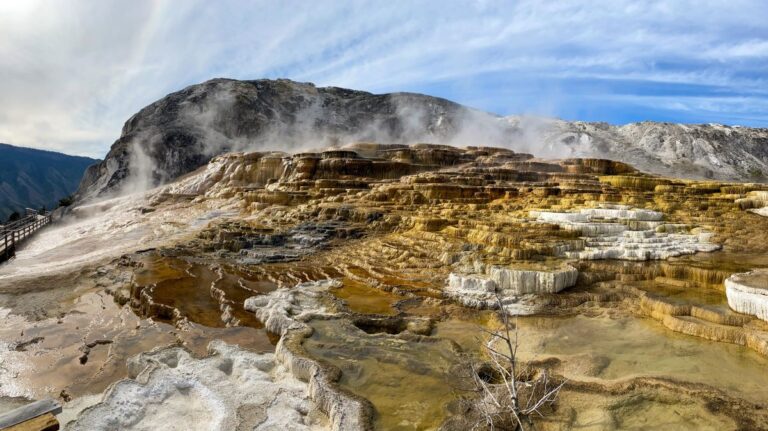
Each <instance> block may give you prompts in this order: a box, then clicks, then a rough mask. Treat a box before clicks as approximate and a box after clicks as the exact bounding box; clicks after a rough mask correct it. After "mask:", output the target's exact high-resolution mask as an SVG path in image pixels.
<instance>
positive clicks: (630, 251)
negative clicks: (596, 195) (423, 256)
mask: <svg viewBox="0 0 768 431" xmlns="http://www.w3.org/2000/svg"><path fill="white" fill-rule="evenodd" d="M530 217H531V218H534V219H536V221H538V222H540V223H549V224H556V225H558V226H560V228H562V229H565V230H568V231H575V232H579V234H580V236H581V238H582V239H584V248H583V249H582V250H566V251H563V252H562V254H563V256H564V257H568V258H574V259H584V260H594V259H621V260H656V259H668V258H670V257H676V256H682V255H686V254H694V253H697V252H711V251H715V250H718V249H719V248H720V246H719V245H717V244H713V243H711V242H710V241H709V239H710V237H711V234H709V233H706V232H701V231H700V230H699V229H692V230H690V231H689V230H688V229H687V228H686V227H683V226H680V225H672V224H667V223H664V222H663V221H662V219H663V217H664V215H663V214H662V213H660V212H658V211H652V210H646V209H632V208H630V207H628V206H625V205H604V206H601V207H599V208H586V209H581V210H579V211H578V212H547V211H531V212H530ZM630 224H631V225H632V226H631V228H630Z"/></svg>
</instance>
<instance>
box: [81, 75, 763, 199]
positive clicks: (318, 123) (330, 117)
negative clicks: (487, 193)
mask: <svg viewBox="0 0 768 431" xmlns="http://www.w3.org/2000/svg"><path fill="white" fill-rule="evenodd" d="M355 141H376V142H379V143H383V144H391V143H395V144H411V143H416V142H431V143H439V144H450V145H454V146H465V145H487V146H499V147H506V148H510V149H512V150H515V151H521V152H526V153H532V154H534V155H535V156H537V157H544V158H567V157H599V158H608V159H613V160H618V161H622V162H626V163H630V164H633V165H635V166H636V167H638V168H639V169H641V170H643V171H646V172H650V173H656V174H661V175H669V176H675V177H683V178H697V179H705V178H713V179H719V180H735V181H761V182H762V181H768V129H754V128H746V127H729V126H721V125H708V124H704V125H683V124H670V123H653V122H645V123H634V124H628V125H625V126H612V125H609V124H605V123H584V122H567V121H562V120H556V119H545V118H533V117H501V116H498V115H494V114H490V113H485V112H480V111H477V110H474V109H471V108H468V107H465V106H462V105H459V104H457V103H454V102H451V101H449V100H445V99H440V98H437V97H432V96H427V95H423V94H414V93H389V94H371V93H367V92H364V91H356V90H348V89H343V88H337V87H315V86H314V85H313V84H310V83H299V82H294V81H290V80H285V79H279V80H267V79H261V80H255V81H236V80H231V79H213V80H210V81H206V82H204V83H202V84H197V85H192V86H190V87H187V88H185V89H183V90H181V91H178V92H176V93H172V94H169V95H168V96H166V97H164V98H162V99H160V100H158V101H157V102H155V103H152V104H151V105H149V106H147V107H145V108H144V109H142V110H141V111H139V112H138V113H136V114H135V115H134V116H133V117H131V118H130V119H129V120H128V121H127V122H126V123H125V126H124V127H123V131H122V134H121V136H120V138H119V139H118V140H117V141H116V142H115V143H114V144H113V145H112V149H111V150H110V151H109V154H107V156H106V158H105V159H104V161H103V162H101V163H99V164H98V165H94V166H92V167H90V168H89V169H88V171H87V172H86V173H85V175H84V177H83V181H82V183H81V185H80V188H79V190H78V192H77V195H76V199H77V200H84V199H87V198H89V197H96V196H106V195H109V194H113V193H120V192H126V191H131V190H141V189H145V188H147V187H151V186H154V185H158V184H163V183H166V182H169V181H171V180H173V179H174V178H176V177H178V176H179V175H183V174H186V173H188V172H191V171H193V170H195V169H197V168H198V167H200V166H202V165H204V164H205V163H206V162H208V160H210V159H211V158H212V157H213V156H216V155H218V154H221V153H225V152H231V151H243V150H247V151H270V150H271V151H274V150H278V151H287V152H296V151H307V150H311V149H317V148H319V147H324V146H325V147H327V146H337V145H344V144H346V143H351V142H355Z"/></svg>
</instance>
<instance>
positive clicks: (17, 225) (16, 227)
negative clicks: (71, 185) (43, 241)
mask: <svg viewBox="0 0 768 431" xmlns="http://www.w3.org/2000/svg"><path fill="white" fill-rule="evenodd" d="M50 222H51V213H42V214H38V213H35V212H30V213H28V214H27V216H25V217H24V218H22V219H20V220H17V221H15V222H12V223H9V224H6V225H0V263H2V262H5V261H6V260H8V259H10V258H12V257H13V256H14V255H15V254H16V247H17V246H19V245H20V244H21V243H22V242H23V241H24V240H25V239H27V238H29V237H30V236H32V234H34V233H35V232H37V230H38V229H40V228H41V227H43V226H45V225H47V224H48V223H50Z"/></svg>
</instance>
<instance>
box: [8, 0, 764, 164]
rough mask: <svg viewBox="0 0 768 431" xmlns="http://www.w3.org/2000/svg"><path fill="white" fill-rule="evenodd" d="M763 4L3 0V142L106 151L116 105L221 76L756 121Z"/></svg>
mask: <svg viewBox="0 0 768 431" xmlns="http://www.w3.org/2000/svg"><path fill="white" fill-rule="evenodd" d="M766 16H768V3H765V2H762V1H759V0H754V1H746V0H732V1H729V2H720V1H675V2H669V1H648V2H637V1H629V0H615V1H607V0H606V1H597V2H595V1H586V0H584V1H565V2H561V1H557V2H556V1H552V2H542V1H534V0H523V1H517V2H507V1H490V0H487V1H448V2H445V1H440V2H437V1H434V2H431V1H425V2H413V1H405V0H394V1H390V2H386V3H382V2H375V1H353V0H350V1H346V2H338V1H330V0H329V1H318V2H302V1H285V2H271V1H258V2H246V1H234V0H233V1H217V2H209V1H202V0H195V1H193V0H187V1H183V2H181V1H169V0H165V1H163V0H158V1H152V0H144V1H141V0H139V1H133V2H131V3H130V5H127V4H126V3H125V2H122V1H117V0H106V1H98V2H92V1H85V0H82V1H69V2H42V1H36V0H25V1H23V2H0V95H1V96H2V98H1V99H0V100H2V102H1V103H0V141H4V142H9V143H13V144H17V145H28V146H34V147H42V148H51V149H55V150H61V151H66V152H70V153H77V154H86V155H92V156H103V155H104V153H105V152H106V150H107V149H108V147H109V145H110V144H111V142H112V141H114V139H115V138H117V136H118V135H119V133H120V128H121V127H122V124H123V122H124V121H125V120H126V119H127V118H128V117H129V116H130V115H132V114H133V113H135V112H136V111H138V110H139V109H140V108H142V107H143V106H145V105H146V104H148V103H151V102H152V101H154V100H156V99H158V98H160V97H162V96H164V95H165V94H167V93H169V92H171V91H175V90H177V89H180V88H182V87H184V86H186V85H189V84H193V83H196V82H199V81H202V80H206V79H209V78H212V77H217V76H227V77H233V78H241V79H253V78H260V77H288V78H293V79H298V80H305V81H313V82H315V83H317V84H318V85H337V86H346V87H352V88H359V89H365V90H369V91H374V92H384V91H399V90H407V91H424V92H429V93H431V94H435V95H438V96H443V97H447V98H452V99H455V100H458V101H460V102H465V103H470V104H472V105H474V106H476V107H478V108H481V109H486V110H491V111H496V112H500V113H503V114H510V113H516V112H534V113H538V114H546V115H555V116H561V117H565V118H571V119H588V120H596V119H601V120H606V121H611V122H624V121H636V120H646V119H659V120H667V121H682V122H687V121H696V122H699V121H706V122H709V121H715V122H716V121H720V122H727V123H740V124H745V125H757V126H768V112H766V106H768V95H767V94H766V90H765V89H766V88H767V87H768V86H766V76H768V23H767V22H766V20H765V17H766Z"/></svg>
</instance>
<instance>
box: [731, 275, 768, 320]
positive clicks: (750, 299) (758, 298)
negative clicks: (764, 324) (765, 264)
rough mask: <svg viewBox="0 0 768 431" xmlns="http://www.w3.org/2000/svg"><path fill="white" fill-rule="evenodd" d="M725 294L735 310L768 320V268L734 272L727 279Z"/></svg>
mask: <svg viewBox="0 0 768 431" xmlns="http://www.w3.org/2000/svg"><path fill="white" fill-rule="evenodd" d="M725 295H726V296H727V297H728V305H729V306H730V307H731V308H732V309H733V310H735V311H737V312H739V313H744V314H751V315H753V316H756V317H758V318H759V319H762V320H765V321H768V270H755V271H751V272H745V273H741V274H733V275H732V276H730V277H728V278H727V279H726V280H725Z"/></svg>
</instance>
